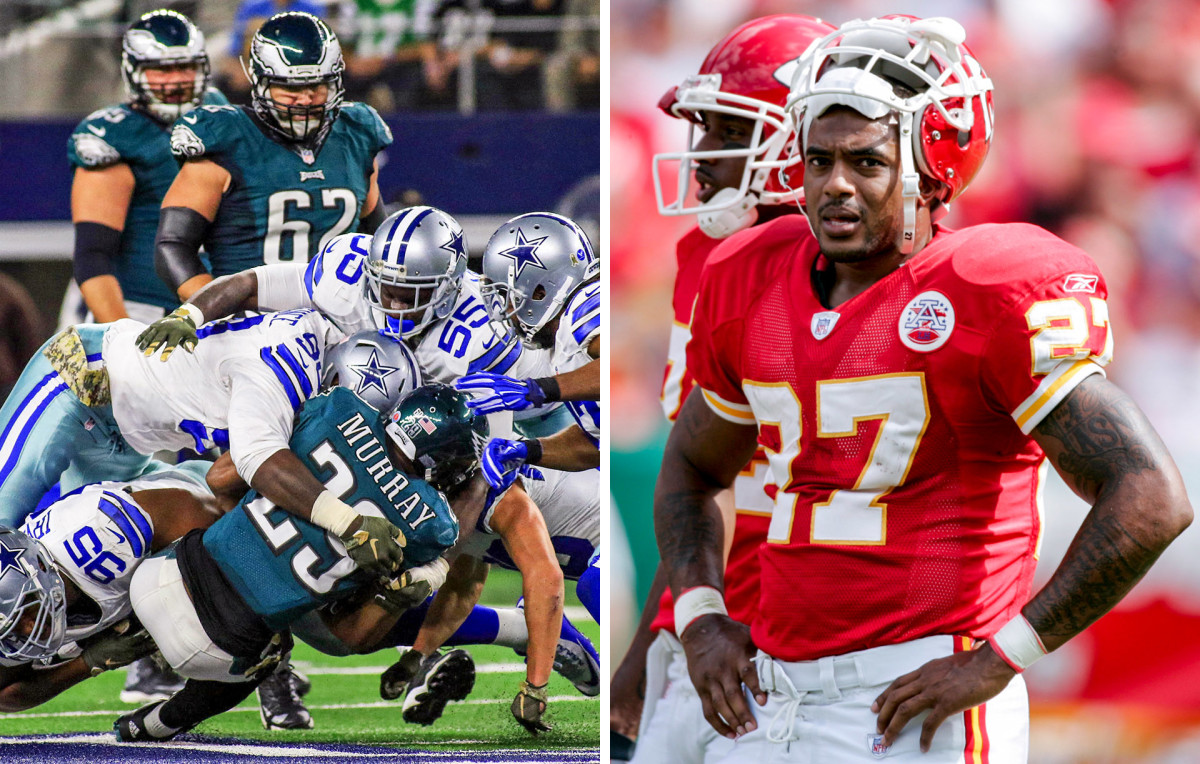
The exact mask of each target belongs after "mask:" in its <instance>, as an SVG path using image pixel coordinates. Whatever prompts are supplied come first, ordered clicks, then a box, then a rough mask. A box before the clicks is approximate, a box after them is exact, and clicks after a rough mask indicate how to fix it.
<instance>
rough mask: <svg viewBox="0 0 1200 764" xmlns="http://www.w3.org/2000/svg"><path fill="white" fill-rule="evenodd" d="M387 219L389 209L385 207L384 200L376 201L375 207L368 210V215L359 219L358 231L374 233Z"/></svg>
mask: <svg viewBox="0 0 1200 764" xmlns="http://www.w3.org/2000/svg"><path fill="white" fill-rule="evenodd" d="M386 219H387V211H386V210H384V209H383V202H382V201H379V202H375V209H373V210H371V211H370V212H368V213H367V215H366V217H361V218H359V219H358V232H359V233H369V234H374V233H375V232H376V231H378V230H379V226H381V225H383V221H384V220H386Z"/></svg>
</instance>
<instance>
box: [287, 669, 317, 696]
mask: <svg viewBox="0 0 1200 764" xmlns="http://www.w3.org/2000/svg"><path fill="white" fill-rule="evenodd" d="M288 673H289V674H291V675H292V685H293V686H294V687H295V688H296V694H297V695H299V696H300V697H302V698H303V697H304V696H305V695H307V694H308V691H309V690H311V689H312V680H311V679H309V678H308V674H305V673H304V672H303V671H301V670H300V669H298V668H296V667H295V666H293V665H291V664H288Z"/></svg>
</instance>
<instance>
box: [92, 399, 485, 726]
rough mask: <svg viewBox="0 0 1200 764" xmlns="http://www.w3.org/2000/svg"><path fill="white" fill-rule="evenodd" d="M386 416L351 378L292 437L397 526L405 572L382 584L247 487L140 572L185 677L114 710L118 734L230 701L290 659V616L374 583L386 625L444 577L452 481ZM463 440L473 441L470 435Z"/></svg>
mask: <svg viewBox="0 0 1200 764" xmlns="http://www.w3.org/2000/svg"><path fill="white" fill-rule="evenodd" d="M385 426H386V427H388V428H391V427H392V426H393V425H392V424H391V423H390V422H388V423H386V425H385V420H384V419H383V418H382V416H381V415H380V413H379V412H378V411H377V410H376V409H374V408H373V407H371V406H370V405H369V404H367V403H366V402H365V401H363V400H362V399H361V398H359V397H358V396H356V395H355V394H354V393H353V392H351V391H350V390H348V389H346V388H343V387H334V388H331V389H330V390H328V391H327V392H324V393H321V394H320V395H317V396H316V397H314V398H312V399H311V400H309V401H308V402H307V403H306V404H305V405H304V407H303V408H302V409H301V410H300V412H299V416H298V419H297V424H296V428H295V430H294V431H293V432H292V435H291V438H290V439H289V447H290V448H291V449H292V451H293V452H294V453H295V454H296V456H297V457H298V458H299V459H300V461H301V462H302V463H303V464H304V466H305V468H306V469H307V470H308V471H309V473H310V475H311V476H312V477H313V478H314V479H317V478H320V479H321V480H322V481H323V483H324V485H325V486H326V488H327V490H329V491H331V492H336V495H337V496H338V498H339V499H340V500H342V501H345V502H347V503H348V504H353V505H354V506H355V507H356V508H357V509H358V510H360V511H362V512H364V513H369V514H371V515H376V516H380V517H385V518H387V520H388V521H390V522H391V523H392V524H393V525H394V526H396V527H397V528H399V529H400V530H401V533H402V536H401V539H402V540H403V543H404V548H405V555H404V572H403V574H402V575H399V576H396V577H392V576H388V577H387V578H386V579H385V580H384V581H383V582H381V579H380V577H379V574H378V573H377V572H375V573H372V572H370V571H367V570H365V569H364V568H362V567H361V566H359V565H358V564H357V563H356V562H355V560H354V559H352V558H351V557H350V556H349V555H348V554H347V553H346V547H345V546H344V545H343V544H342V543H341V541H340V540H339V539H337V538H336V537H335V536H333V535H331V534H329V533H328V532H327V530H326V529H324V528H322V527H320V526H317V525H315V524H313V523H312V522H309V521H306V520H304V519H301V518H299V517H296V516H295V515H293V514H291V513H289V512H288V511H286V510H284V509H283V508H281V507H280V506H278V505H277V504H275V503H274V502H273V501H271V499H269V498H267V497H266V496H262V495H259V493H258V492H256V491H251V492H250V493H248V494H247V495H246V496H245V498H243V499H242V501H241V502H240V503H239V504H238V506H236V507H234V509H233V510H232V511H230V512H229V513H228V514H226V515H224V516H223V517H221V518H220V519H219V520H218V521H217V522H216V523H215V524H213V525H212V527H210V528H208V529H206V530H195V531H192V532H190V533H188V534H187V535H185V536H184V537H183V538H182V540H180V542H179V544H178V545H177V546H176V547H175V548H174V550H173V554H171V555H162V556H157V557H154V558H152V559H150V560H148V561H146V563H144V566H143V569H142V571H141V573H137V574H135V575H134V577H133V580H132V581H131V584H130V599H131V600H132V603H133V608H134V611H135V612H136V613H137V615H138V617H139V618H140V619H141V621H142V623H143V624H145V627H146V630H147V631H148V632H149V633H150V635H151V636H152V637H153V638H154V641H155V643H156V644H157V645H158V646H159V649H160V650H161V651H162V653H163V656H164V658H166V660H167V661H168V662H170V664H171V666H172V667H173V668H174V669H175V670H176V671H178V672H179V673H180V674H182V675H183V676H185V677H188V682H187V685H186V686H185V687H184V688H183V689H182V690H180V691H179V692H178V693H176V694H175V695H174V696H172V697H171V698H170V699H169V700H167V701H165V702H163V701H157V702H155V703H152V704H149V705H146V706H143V707H142V708H140V709H138V710H136V711H133V712H131V713H129V714H125V715H123V716H122V717H120V718H119V719H118V720H117V722H116V724H115V725H114V730H115V731H116V734H117V739H119V740H122V741H125V742H138V741H153V740H168V739H170V738H172V737H174V736H175V735H177V734H179V733H180V732H182V731H184V730H187V729H190V728H191V727H193V726H194V725H195V724H197V723H199V722H201V721H203V720H204V719H207V718H209V717H210V716H213V715H214V714H217V713H221V712H223V711H226V710H228V709H229V708H232V707H233V706H234V705H236V704H237V703H239V702H241V701H242V700H243V699H244V698H245V697H246V696H247V695H249V693H250V692H251V690H252V689H253V688H254V687H255V685H256V684H258V682H259V681H261V680H262V679H264V678H265V677H266V676H267V675H268V674H271V673H273V672H274V669H275V666H276V665H277V664H279V663H284V662H286V660H287V655H288V651H289V650H290V647H291V634H290V630H289V626H290V624H291V623H292V622H293V621H294V620H296V619H297V618H299V617H300V616H302V615H304V614H306V613H308V612H310V611H313V610H317V609H319V608H322V607H323V606H325V605H328V604H330V603H333V602H335V601H338V600H342V599H345V598H346V597H348V596H350V595H352V594H354V593H355V592H356V591H358V590H360V589H362V588H363V587H371V588H372V589H373V591H374V593H375V594H376V595H377V596H378V597H379V598H380V599H381V601H382V604H375V603H371V602H368V603H364V605H363V607H364V608H368V609H370V608H375V609H377V610H379V611H380V612H379V614H378V618H377V620H378V621H380V622H381V623H382V624H383V626H382V628H383V630H384V631H386V628H387V627H390V625H391V624H390V623H387V619H388V618H389V617H390V619H391V622H392V623H394V621H395V618H396V617H398V615H399V612H401V611H402V610H403V609H405V608H407V607H408V606H410V605H412V604H416V603H419V602H421V601H423V600H424V599H425V598H426V597H427V596H428V595H429V594H430V592H431V591H432V590H433V589H434V588H437V587H438V586H439V585H440V584H441V582H442V580H444V578H445V573H446V568H447V564H446V561H445V560H444V559H442V557H441V555H442V553H443V552H445V551H446V550H447V549H449V548H450V547H451V546H452V545H453V544H454V542H455V540H456V539H457V538H458V521H457V519H456V518H455V515H454V513H453V512H452V511H451V509H450V505H449V504H448V503H447V501H446V498H445V496H444V495H443V494H442V493H441V492H440V491H439V488H447V487H450V485H448V484H447V483H445V482H441V483H439V484H438V485H436V486H435V485H431V484H429V483H426V482H425V481H424V480H420V479H417V478H416V477H412V476H414V475H418V474H424V475H427V476H429V477H431V478H440V477H442V475H441V473H440V472H438V471H436V470H429V469H422V468H421V466H420V465H415V464H413V463H412V462H411V461H410V460H409V459H408V457H407V456H406V455H405V454H404V453H402V452H401V450H400V448H399V447H398V446H397V445H396V444H395V443H394V442H393V440H394V439H395V437H396V436H395V435H393V434H385V432H384V429H385ZM418 426H419V425H418ZM465 445H466V448H467V449H468V450H471V449H472V448H474V446H472V444H471V442H470V438H469V436H468V437H467V443H466V444H465ZM447 466H448V465H446V464H442V465H438V469H445V468H446V467H447ZM217 469H218V468H216V467H214V471H216V470H217ZM226 472H229V470H226ZM212 482H213V483H214V484H215V485H219V486H222V488H223V492H225V491H227V490H228V486H229V485H231V484H237V483H240V479H238V478H237V475H236V473H234V474H233V475H232V476H230V475H228V474H227V475H225V476H224V477H222V476H213V478H212ZM418 566H419V567H418ZM397 573H399V571H397ZM367 615H370V614H367ZM348 616H349V618H348V619H345V618H343V619H339V618H337V617H334V616H333V615H332V614H330V616H329V618H328V619H327V620H326V625H327V626H328V627H329V629H330V630H331V631H332V633H333V634H334V635H335V636H339V637H340V638H342V639H346V636H345V635H346V631H345V630H344V627H343V624H342V622H341V621H342V620H350V621H351V622H352V623H351V626H350V628H353V623H354V622H357V620H358V618H359V617H360V614H359V613H357V612H356V613H353V614H348ZM307 726H310V727H311V726H312V721H311V717H308V725H307Z"/></svg>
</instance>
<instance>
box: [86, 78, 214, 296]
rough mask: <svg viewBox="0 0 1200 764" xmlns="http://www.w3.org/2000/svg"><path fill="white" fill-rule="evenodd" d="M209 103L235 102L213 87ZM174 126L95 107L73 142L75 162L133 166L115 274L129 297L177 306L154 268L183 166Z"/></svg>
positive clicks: (125, 110)
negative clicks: (168, 199)
mask: <svg viewBox="0 0 1200 764" xmlns="http://www.w3.org/2000/svg"><path fill="white" fill-rule="evenodd" d="M204 103H206V104H210V105H215V106H216V105H221V104H227V103H229V102H228V101H227V100H225V96H223V95H221V93H220V92H219V91H217V90H214V89H212V88H209V89H208V93H207V94H206V95H205V97H204ZM169 127H170V126H169V125H164V124H162V123H161V122H158V121H157V120H155V119H154V118H153V117H151V116H150V115H149V114H146V113H145V112H143V111H141V110H138V109H134V108H131V107H130V106H129V105H128V104H121V105H119V106H113V107H111V108H108V109H101V110H99V111H96V112H92V113H91V114H89V115H88V116H87V118H85V119H84V120H83V121H82V122H80V123H79V126H78V127H76V128H75V132H73V133H71V138H70V139H69V140H68V141H67V157H68V158H69V159H70V161H71V166H72V167H83V168H87V169H101V168H104V167H110V166H112V165H114V164H117V163H119V162H124V163H125V164H127V165H129V169H130V170H132V171H133V180H134V185H133V197H132V198H131V199H130V200H129V211H128V212H126V213H125V228H124V231H123V232H122V234H121V250H120V252H119V253H118V254H117V258H116V260H115V261H114V262H113V275H115V276H116V277H117V283H119V284H120V285H121V291H122V293H123V294H124V296H125V299H127V300H132V301H134V302H143V303H147V304H149V305H157V306H159V307H161V308H165V309H167V310H171V309H173V308H175V307H176V306H177V305H179V298H178V297H176V296H175V293H174V292H173V291H172V290H171V289H169V288H168V287H167V285H166V284H164V283H163V282H162V280H161V279H159V278H158V275H157V274H156V273H155V272H154V234H155V232H156V231H157V230H158V212H159V208H160V207H161V206H162V200H163V197H164V196H166V194H167V189H168V188H170V187H171V182H172V181H173V180H175V175H176V174H177V173H178V172H179V165H178V164H177V163H176V162H175V158H174V157H173V156H171V133H170V130H169Z"/></svg>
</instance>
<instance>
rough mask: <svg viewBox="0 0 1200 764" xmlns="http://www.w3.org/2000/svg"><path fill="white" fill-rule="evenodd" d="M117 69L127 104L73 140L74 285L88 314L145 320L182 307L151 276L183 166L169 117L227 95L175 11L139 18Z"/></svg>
mask: <svg viewBox="0 0 1200 764" xmlns="http://www.w3.org/2000/svg"><path fill="white" fill-rule="evenodd" d="M121 73H122V75H123V76H124V80H125V90H126V93H127V94H128V99H127V100H126V102H125V103H122V104H118V105H117V106H112V107H110V108H107V109H100V110H99V111H96V112H93V113H92V114H89V115H88V116H87V118H85V119H84V120H83V121H82V122H80V123H79V126H78V127H76V128H75V132H73V133H72V134H71V139H70V141H69V142H68V144H67V156H68V158H69V159H70V162H71V166H72V167H74V168H75V175H74V180H73V181H72V183H71V219H72V221H73V222H74V223H75V256H74V261H75V281H76V282H77V283H78V284H79V289H80V291H81V292H82V293H83V299H84V302H85V303H86V304H87V308H88V311H89V312H90V313H91V315H92V317H93V319H91V320H95V321H98V322H101V323H106V322H109V321H116V320H117V319H118V318H127V317H132V318H136V319H137V320H139V321H145V322H147V323H149V322H150V321H153V320H155V319H158V318H162V317H163V315H165V314H166V313H167V312H168V311H170V310H173V309H174V308H176V307H178V305H179V298H178V297H177V296H176V295H175V291H174V290H172V289H168V288H167V287H166V285H165V284H163V283H162V281H161V280H160V279H158V278H156V277H154V276H153V271H154V263H153V257H154V232H155V229H156V228H157V227H158V212H159V207H160V206H161V205H162V200H163V196H164V195H165V194H166V193H167V189H168V188H169V187H170V186H171V182H172V181H173V180H174V179H175V175H176V173H178V172H179V165H178V164H177V163H176V162H175V158H174V157H173V156H172V155H171V138H170V127H171V123H173V122H174V121H175V120H176V119H177V118H179V117H180V116H182V115H184V114H191V113H193V112H194V111H195V110H196V109H197V108H199V107H200V106H201V105H202V104H204V105H209V106H220V105H224V104H227V103H228V101H227V100H225V96H223V95H221V93H220V92H218V91H217V90H214V89H212V88H209V87H208V81H209V63H208V53H206V52H205V49H204V34H203V33H202V32H201V31H200V30H199V29H197V28H196V26H195V25H194V24H193V23H192V22H191V21H190V20H188V18H187V17H186V16H183V15H182V14H180V13H176V12H175V11H169V10H161V11H152V12H150V13H147V14H145V15H144V16H142V17H141V18H139V19H138V20H137V21H135V22H133V24H132V25H131V26H130V27H129V29H128V30H127V31H126V32H125V34H124V36H123V37H122V39H121Z"/></svg>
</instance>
